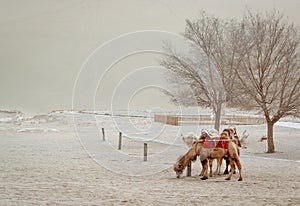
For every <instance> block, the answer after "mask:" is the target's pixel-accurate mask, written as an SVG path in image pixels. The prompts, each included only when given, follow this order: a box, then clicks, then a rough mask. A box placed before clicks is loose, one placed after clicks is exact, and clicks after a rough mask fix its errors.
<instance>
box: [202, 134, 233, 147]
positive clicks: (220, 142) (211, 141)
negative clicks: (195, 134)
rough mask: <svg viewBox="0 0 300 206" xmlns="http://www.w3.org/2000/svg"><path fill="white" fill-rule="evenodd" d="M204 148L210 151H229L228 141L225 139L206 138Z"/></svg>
mask: <svg viewBox="0 0 300 206" xmlns="http://www.w3.org/2000/svg"><path fill="white" fill-rule="evenodd" d="M203 147H204V148H209V149H214V148H222V149H228V139H227V138H224V137H217V138H206V139H205V140H204V142H203Z"/></svg>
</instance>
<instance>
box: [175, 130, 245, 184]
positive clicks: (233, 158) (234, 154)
mask: <svg viewBox="0 0 300 206" xmlns="http://www.w3.org/2000/svg"><path fill="white" fill-rule="evenodd" d="M223 133H224V135H225V134H226V135H227V136H228V137H229V132H228V131H223ZM227 141H228V149H223V148H215V149H209V148H205V147H204V142H205V140H204V139H203V138H199V139H198V140H197V141H195V142H194V144H193V145H192V147H191V148H190V149H189V150H188V151H187V153H186V154H185V155H183V156H181V157H180V158H179V159H178V160H177V162H176V163H175V164H174V167H173V169H174V171H175V172H176V175H177V178H180V175H181V174H182V172H183V170H184V169H185V167H186V166H187V165H188V163H189V162H190V161H194V160H196V158H197V156H200V161H201V164H202V167H203V168H202V171H201V174H200V175H203V177H202V178H201V179H202V180H206V179H208V175H207V173H208V162H209V160H211V159H215V158H218V159H219V160H220V159H221V161H222V158H223V157H224V156H225V155H228V158H229V164H230V166H231V168H235V166H234V163H235V164H236V165H237V167H238V169H239V174H240V177H239V181H241V180H242V179H243V178H242V165H241V163H240V159H239V155H238V151H237V146H236V144H235V143H234V142H233V141H232V140H230V139H228V140H227ZM221 161H220V162H221ZM210 169H211V163H210ZM217 169H218V168H217ZM233 172H234V169H232V170H231V172H230V174H229V176H228V177H227V178H226V180H230V179H231V177H232V175H233ZM211 173H212V171H210V175H212V174H211Z"/></svg>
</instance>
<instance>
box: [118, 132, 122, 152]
mask: <svg viewBox="0 0 300 206" xmlns="http://www.w3.org/2000/svg"><path fill="white" fill-rule="evenodd" d="M121 145H122V132H119V148H118V149H119V150H121Z"/></svg>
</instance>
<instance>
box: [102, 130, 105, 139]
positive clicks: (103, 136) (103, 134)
mask: <svg viewBox="0 0 300 206" xmlns="http://www.w3.org/2000/svg"><path fill="white" fill-rule="evenodd" d="M102 138H103V141H105V133H104V128H102Z"/></svg>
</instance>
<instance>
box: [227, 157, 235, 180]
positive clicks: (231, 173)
mask: <svg viewBox="0 0 300 206" xmlns="http://www.w3.org/2000/svg"><path fill="white" fill-rule="evenodd" d="M228 159H229V164H230V167H231V168H233V167H234V163H233V160H232V158H231V157H228ZM232 175H233V170H231V171H230V174H229V176H228V177H227V178H226V179H225V180H230V179H231V177H232Z"/></svg>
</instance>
